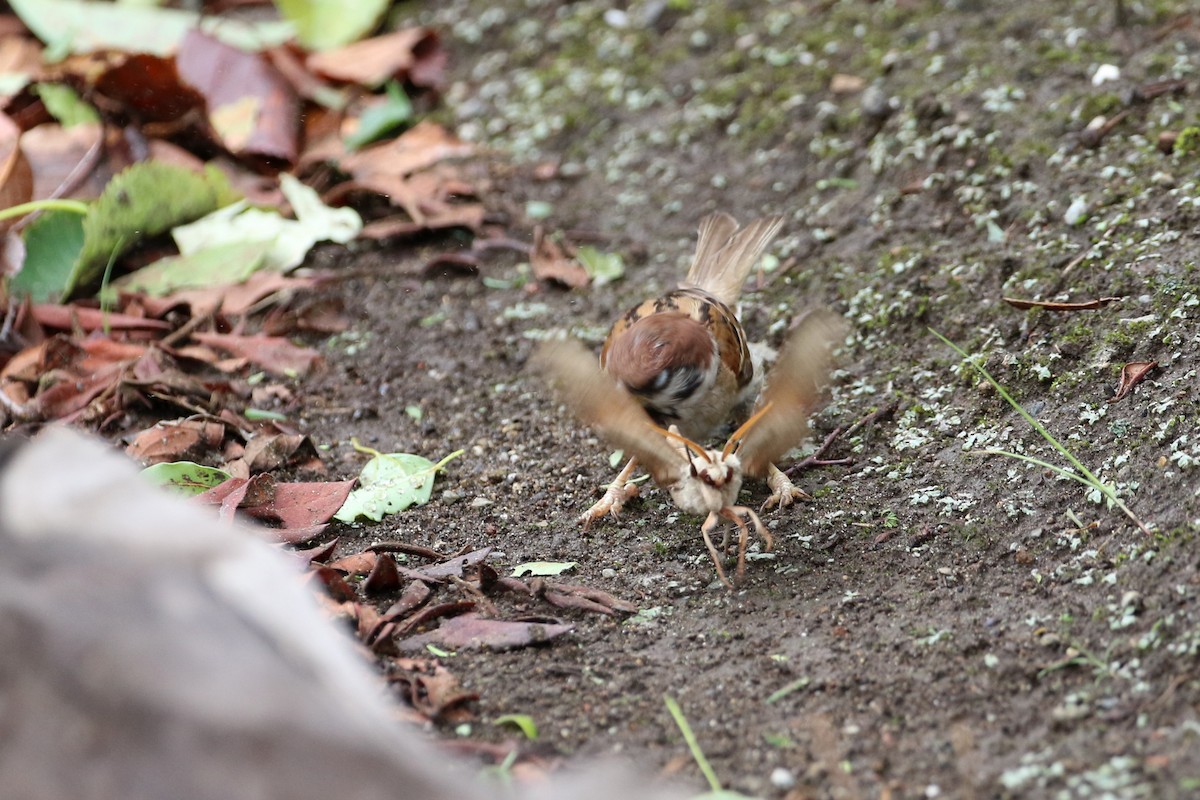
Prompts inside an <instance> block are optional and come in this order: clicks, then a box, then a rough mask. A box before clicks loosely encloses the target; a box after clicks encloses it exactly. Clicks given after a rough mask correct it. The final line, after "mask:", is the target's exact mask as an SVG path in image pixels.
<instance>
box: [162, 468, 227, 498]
mask: <svg viewBox="0 0 1200 800" xmlns="http://www.w3.org/2000/svg"><path fill="white" fill-rule="evenodd" d="M142 477H143V478H145V479H146V480H148V481H150V482H151V483H153V484H156V485H158V486H165V487H167V488H168V489H173V490H175V491H176V492H178V493H180V494H183V495H187V496H189V497H190V496H192V495H197V494H201V493H203V492H207V491H208V490H209V489H211V488H213V487H214V486H220V485H221V484H222V483H224V482H225V481H227V480H229V479H230V478H231V477H233V476H232V475H230V474H229V473H228V472H226V471H225V470H223V469H217V468H216V467H206V466H204V465H203V464H196V463H194V462H192V461H169V462H166V463H164V464H155V465H154V466H152V467H146V468H145V469H144V470H142Z"/></svg>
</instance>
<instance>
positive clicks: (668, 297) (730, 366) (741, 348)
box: [580, 212, 806, 527]
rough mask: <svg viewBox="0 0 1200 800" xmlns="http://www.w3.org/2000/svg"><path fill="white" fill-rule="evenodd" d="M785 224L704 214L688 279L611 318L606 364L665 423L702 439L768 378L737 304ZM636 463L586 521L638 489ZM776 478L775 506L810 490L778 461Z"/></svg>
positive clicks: (616, 509) (771, 479) (616, 508)
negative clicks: (742, 223) (761, 374)
mask: <svg viewBox="0 0 1200 800" xmlns="http://www.w3.org/2000/svg"><path fill="white" fill-rule="evenodd" d="M782 224H783V217H780V216H771V217H764V218H762V219H759V220H755V221H754V222H751V223H750V224H749V225H747V226H746V227H744V228H740V229H739V227H738V223H737V220H735V219H734V218H733V217H731V216H729V215H728V214H725V213H722V212H717V213H715V214H711V215H709V216H707V217H705V218H704V220H702V221H701V223H700V235H699V240H698V241H697V243H696V255H695V258H693V259H692V265H691V267H690V268H689V269H688V273H687V278H686V280H685V281H684V283H683V285H682V286H681V287H680V288H679V289H676V290H674V291H672V292H668V293H667V294H664V295H662V296H661V297H657V298H654V299H652V300H647V301H645V302H643V303H641V304H640V305H638V306H635V307H634V308H631V309H630V310H629V311H627V312H626V313H625V314H624V315H622V316H621V318H620V319H618V320H617V321H616V323H615V324H614V325H613V326H612V329H611V330H610V331H609V333H608V338H607V339H606V340H605V342H604V348H603V349H602V350H601V351H600V365H601V366H602V367H603V368H604V369H605V370H606V371H607V372H608V374H609V375H611V376H612V377H613V379H614V380H615V381H616V382H617V383H618V384H619V385H620V386H622V387H623V388H624V389H625V390H626V391H628V392H629V393H630V394H631V395H633V397H634V399H635V400H637V401H638V402H639V403H640V404H641V405H642V406H643V407H644V408H645V409H646V412H647V413H648V414H649V415H650V418H651V419H652V420H653V421H654V422H655V423H656V424H658V425H659V426H663V427H665V426H668V425H674V426H676V427H677V428H678V430H679V432H680V433H681V434H682V435H683V436H685V437H686V438H688V439H694V440H698V441H704V440H705V439H707V438H708V437H709V436H710V435H712V434H713V432H714V431H715V430H716V429H717V428H718V427H720V426H721V425H723V424H724V423H726V422H728V421H729V419H730V416H731V415H732V413H733V411H734V409H735V408H737V407H739V406H742V405H747V406H748V404H749V401H750V400H752V399H753V397H754V395H755V394H756V393H757V392H758V389H759V387H760V386H761V380H756V378H758V376H756V375H755V366H754V364H753V362H752V361H751V358H750V350H749V348H748V347H747V346H746V332H745V331H744V330H743V329H742V325H741V323H740V322H738V318H737V315H736V314H735V313H734V310H733V306H734V305H735V304H736V303H737V299H738V295H739V294H741V291H742V284H743V283H744V282H745V280H746V276H747V275H748V274H749V273H750V270H751V268H752V267H753V266H754V264H755V263H756V262H757V261H758V259H759V257H760V256H761V255H762V253H763V251H764V250H766V248H767V246H768V245H770V243H771V241H772V240H773V239H774V238H775V235H776V234H777V233H779V228H780V226H781V225H782ZM636 468H637V458H636V456H635V457H634V458H631V459H630V460H629V463H627V464H626V465H625V467H624V468H623V469H622V470H621V472H620V473H619V474H618V475H617V477H616V479H615V480H614V481H613V482H612V483H611V484H610V485H609V487H608V489H607V491H605V493H604V497H602V498H601V499H600V501H599V502H597V503H596V504H595V505H593V506H592V507H591V508H590V509H588V510H587V511H586V512H585V513H584V514H583V516H582V517H581V518H580V520H581V521H582V522H583V524H584V527H587V526H588V525H590V524H591V523H592V522H594V521H595V520H597V519H600V518H601V517H603V516H604V515H605V514H612V515H613V516H614V517H615V516H617V515H618V514H619V513H620V511H621V508H622V506H624V504H625V502H626V501H627V500H628V499H629V498H631V497H634V496H636V495H637V485H636V484H634V483H631V482H630V478H631V477H632V476H633V472H634V470H635V469H636ZM768 484H769V485H770V487H771V489H772V495H771V498H770V499H769V500H768V501H767V506H771V505H776V504H778V505H784V506H785V505H788V504H790V503H791V502H792V501H793V500H795V499H797V498H800V497H805V496H806V495H805V494H804V493H803V492H801V491H800V490H799V489H797V488H796V487H795V485H794V484H792V482H791V481H790V480H788V478H787V476H785V475H784V474H783V473H782V472H780V471H779V470H778V469H775V467H774V466H772V467H771V472H770V475H769V476H768Z"/></svg>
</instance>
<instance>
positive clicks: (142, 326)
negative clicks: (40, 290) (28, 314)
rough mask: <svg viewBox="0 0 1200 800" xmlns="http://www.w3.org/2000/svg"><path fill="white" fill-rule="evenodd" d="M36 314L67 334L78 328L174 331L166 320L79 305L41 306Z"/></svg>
mask: <svg viewBox="0 0 1200 800" xmlns="http://www.w3.org/2000/svg"><path fill="white" fill-rule="evenodd" d="M32 313H33V316H34V318H35V319H36V320H37V321H38V322H39V323H40V324H42V325H44V326H45V327H47V328H55V329H57V330H63V331H69V330H75V329H76V328H79V329H82V330H85V331H99V330H110V331H119V330H146V331H167V330H170V329H171V326H170V325H168V324H167V323H165V322H163V321H162V320H157V319H146V318H145V317H134V316H130V315H128V314H118V313H116V312H112V311H108V312H106V311H101V310H100V309H98V308H87V307H84V306H77V305H69V306H59V305H50V304H41V303H39V304H37V305H34V306H33V307H32Z"/></svg>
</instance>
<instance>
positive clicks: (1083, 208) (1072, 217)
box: [1063, 196, 1088, 225]
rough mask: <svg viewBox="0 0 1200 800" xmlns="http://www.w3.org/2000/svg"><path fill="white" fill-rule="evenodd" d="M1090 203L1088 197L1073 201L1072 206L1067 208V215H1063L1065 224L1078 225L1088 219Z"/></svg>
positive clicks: (1077, 198)
mask: <svg viewBox="0 0 1200 800" xmlns="http://www.w3.org/2000/svg"><path fill="white" fill-rule="evenodd" d="M1087 213H1088V202H1087V197H1084V196H1080V197H1076V198H1075V199H1074V200H1072V201H1071V205H1070V206H1069V207H1068V208H1067V213H1065V214H1063V222H1065V223H1067V224H1068V225H1078V224H1079V223H1081V222H1083V221H1084V220H1085V219H1087Z"/></svg>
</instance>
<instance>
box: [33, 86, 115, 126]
mask: <svg viewBox="0 0 1200 800" xmlns="http://www.w3.org/2000/svg"><path fill="white" fill-rule="evenodd" d="M32 91H33V93H34V94H36V95H37V96H38V97H40V98H42V103H43V104H44V105H45V106H46V110H47V111H49V112H50V116H52V117H54V118H55V119H56V120H58V122H59V124H61V125H62V126H63V127H64V128H70V127H71V126H73V125H82V124H85V123H91V122H99V121H100V115H99V114H97V113H96V109H95V108H94V107H93V106H92V105H91V104H90V103H88V102H87V101H86V100H84V99H83V98H82V97H80V96H79V95H78V94H77V93H76V92H75V90H74V89H72V88H71V87H70V86H67V85H66V84H64V83H39V84H36V85H35V86H34V87H33V89H32Z"/></svg>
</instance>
